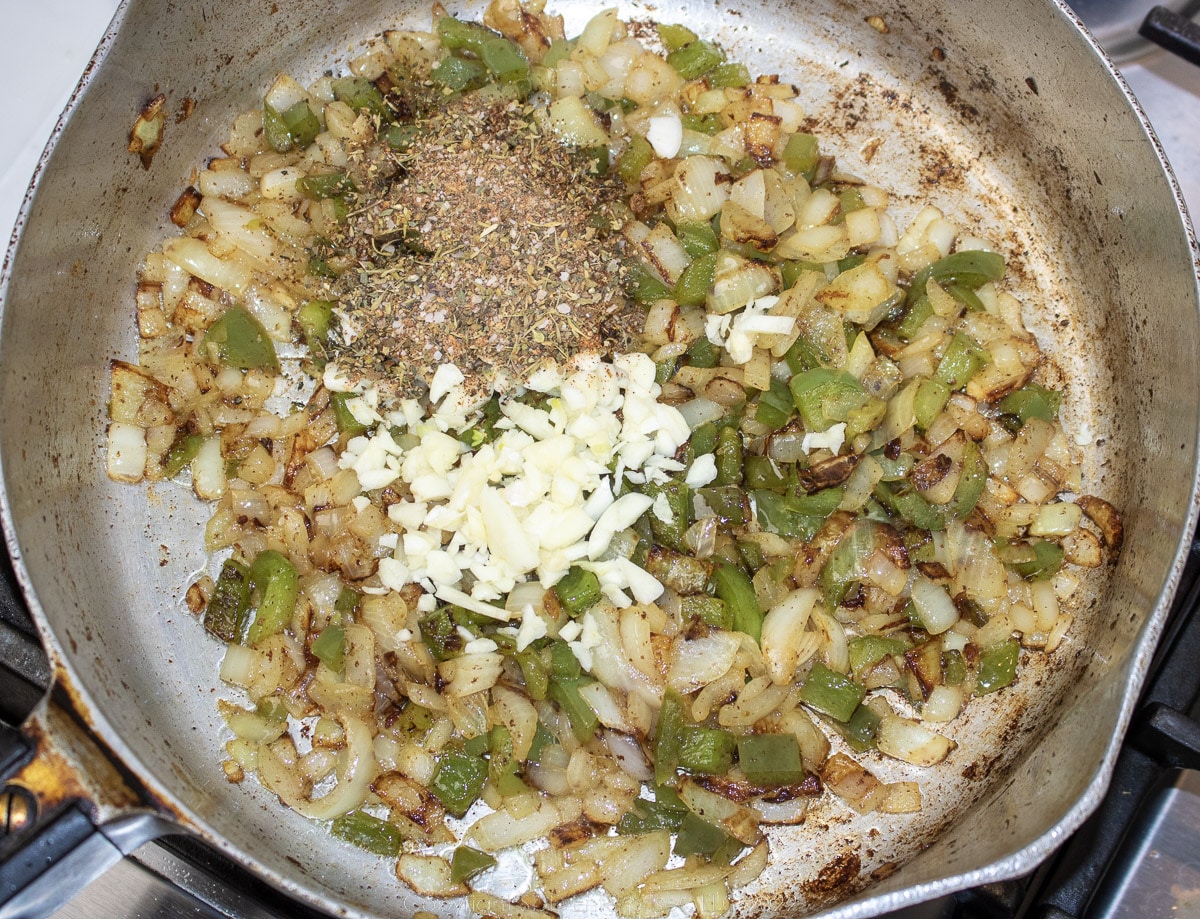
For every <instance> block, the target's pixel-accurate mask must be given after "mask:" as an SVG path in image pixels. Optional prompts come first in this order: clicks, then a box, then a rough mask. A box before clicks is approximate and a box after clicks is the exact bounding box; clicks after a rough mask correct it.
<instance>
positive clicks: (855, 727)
mask: <svg viewBox="0 0 1200 919" xmlns="http://www.w3.org/2000/svg"><path fill="white" fill-rule="evenodd" d="M880 721H881V719H880V717H879V715H877V714H876V713H875V712H874V710H872V709H871V708H869V707H868V706H866V705H860V706H859V707H858V708H856V709H855V710H854V714H853V715H851V716H850V720H849V721H847V722H846V723H845V725H843V726H841V728H840V731H839V733H841V735H842V737H844V738H845V739H846V743H847V744H848V745H849V746H850V749H851V750H853V751H854V752H855V753H866V752H867V751H868V750H872V749H874V747H875V736H876V735H877V734H878V733H879V722H880Z"/></svg>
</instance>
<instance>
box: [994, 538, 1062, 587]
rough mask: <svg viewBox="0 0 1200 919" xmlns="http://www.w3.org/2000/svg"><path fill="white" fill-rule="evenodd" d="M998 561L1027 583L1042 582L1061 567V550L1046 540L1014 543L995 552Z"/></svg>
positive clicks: (1056, 544)
mask: <svg viewBox="0 0 1200 919" xmlns="http://www.w3.org/2000/svg"><path fill="white" fill-rule="evenodd" d="M997 554H998V555H999V556H1000V561H1002V562H1004V564H1006V565H1008V567H1010V568H1012V570H1013V571H1015V572H1016V573H1017V574H1019V575H1020V576H1021V577H1023V578H1025V579H1026V580H1028V581H1044V580H1046V579H1047V578H1050V577H1053V576H1054V575H1055V574H1057V573H1058V570H1059V569H1060V568H1062V565H1063V558H1064V553H1063V548H1062V546H1060V545H1058V543H1053V542H1050V541H1049V540H1046V539H1035V540H1032V541H1031V542H1015V543H1009V544H1008V545H1005V546H1001V547H1000V548H999V550H998V551H997Z"/></svg>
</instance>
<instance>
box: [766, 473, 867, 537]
mask: <svg viewBox="0 0 1200 919" xmlns="http://www.w3.org/2000/svg"><path fill="white" fill-rule="evenodd" d="M845 492H846V489H845V488H843V487H842V486H838V487H836V488H825V489H822V490H821V491H818V492H816V493H815V494H811V495H805V494H799V495H796V494H792V495H781V494H778V493H777V492H774V491H769V490H767V489H759V490H758V491H755V492H754V503H755V507H756V509H757V516H758V522H759V525H760V526H762V528H763V529H764V530H768V531H770V532H772V533H778V534H779V535H780V536H784V537H787V538H788V539H803V540H805V541H807V540H810V539H812V538H813V536H814V535H815V534H816V532H817V530H819V529H820V528H821V524H823V523H824V522H825V520H826V519H827V518H828V517H829V515H830V514H832V513H833V512H834V511H835V510H837V507H838V504H840V503H841V500H842V496H843V495H844V494H845Z"/></svg>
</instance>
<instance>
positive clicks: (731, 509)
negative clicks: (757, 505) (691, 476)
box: [696, 485, 750, 526]
mask: <svg viewBox="0 0 1200 919" xmlns="http://www.w3.org/2000/svg"><path fill="white" fill-rule="evenodd" d="M696 494H697V495H699V496H700V497H701V498H703V499H704V503H705V504H707V505H708V506H709V508H710V509H711V510H712V512H713V513H714V514H716V515H717V516H718V517H720V518H721V520H722V521H723V522H724V523H730V524H733V525H735V526H741V525H742V524H743V523H745V522H746V521H747V520H748V519H749V518H750V503H749V501H748V500H747V499H746V493H745V492H744V491H742V489H741V488H740V487H739V486H737V485H707V486H705V487H703V488H698V489H697V490H696Z"/></svg>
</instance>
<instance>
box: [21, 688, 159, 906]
mask: <svg viewBox="0 0 1200 919" xmlns="http://www.w3.org/2000/svg"><path fill="white" fill-rule="evenodd" d="M64 696H65V694H64V693H60V692H56V691H55V690H51V693H50V694H49V695H47V696H46V697H45V698H44V699H43V700H42V701H41V703H40V704H39V705H38V707H37V708H36V709H35V710H34V712H33V714H31V715H30V717H29V719H28V720H27V721H26V722H25V725H24V726H23V728H22V731H21V733H20V736H19V737H17V736H13V735H15V734H16V732H15V731H13V730H12V729H11V728H7V729H6V731H7V732H8V734H9V736H7V737H5V738H3V739H5V740H10V741H14V743H10V744H7V745H6V746H7V747H8V749H9V750H10V751H12V752H11V753H10V754H9V755H8V756H7V757H4V758H3V759H2V760H0V766H6V767H7V768H5V769H4V772H7V771H8V769H9V768H12V767H14V766H15V767H16V771H15V772H14V773H13V774H12V775H11V777H9V778H8V779H7V780H6V784H5V786H4V794H5V826H6V830H7V831H9V832H6V835H5V837H4V839H3V841H2V842H0V919H41V917H46V916H50V915H51V914H52V913H54V912H55V911H56V910H57V909H59V908H60V907H61V906H62V905H63V904H65V903H66V902H67V901H68V900H70V899H71V897H72V896H74V894H76V893H78V892H79V891H80V890H82V889H83V887H84V886H85V885H86V884H88V883H89V882H90V881H92V880H94V879H95V878H97V877H99V876H100V875H101V874H103V873H104V872H105V871H107V870H108V869H109V868H111V867H112V866H113V865H114V864H116V863H117V862H118V861H120V860H121V859H122V858H123V857H124V856H126V855H128V854H130V853H131V852H133V851H134V850H135V849H137V848H138V847H139V846H141V845H142V844H143V843H145V842H148V841H149V840H151V839H155V838H157V837H159V836H163V835H166V834H168V833H177V832H180V829H181V828H180V826H179V825H178V824H177V823H176V822H174V821H172V820H170V819H168V818H167V817H165V816H164V815H163V813H162V812H160V811H158V810H156V809H154V808H153V807H149V806H147V804H146V803H145V802H146V800H147V799H146V796H144V795H141V794H139V793H138V791H137V790H135V788H136V786H137V783H136V780H133V779H132V777H131V776H129V775H127V774H125V773H124V772H123V771H122V769H121V768H120V767H119V765H118V763H117V760H116V758H115V757H113V756H112V755H111V754H109V753H107V752H106V751H104V750H103V749H102V748H101V746H100V745H99V744H98V743H97V742H96V740H95V739H94V738H93V737H92V736H91V735H90V734H89V733H88V732H87V730H86V729H85V728H83V727H82V726H81V724H80V722H79V721H78V720H77V718H76V717H75V716H74V715H73V714H72V713H71V709H70V703H69V701H67V700H66V699H65V698H64ZM0 774H2V773H0Z"/></svg>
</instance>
